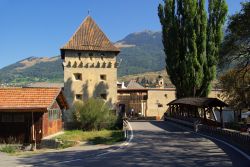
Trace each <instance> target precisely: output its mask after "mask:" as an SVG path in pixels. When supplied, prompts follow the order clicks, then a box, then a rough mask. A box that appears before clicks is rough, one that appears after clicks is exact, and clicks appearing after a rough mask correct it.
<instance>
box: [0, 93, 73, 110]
mask: <svg viewBox="0 0 250 167" xmlns="http://www.w3.org/2000/svg"><path fill="white" fill-rule="evenodd" d="M56 99H58V100H59V101H60V102H61V103H62V104H59V105H61V107H62V108H67V107H68V105H67V102H66V100H65V98H64V96H63V93H62V91H61V88H0V110H15V111H16V110H18V109H21V110H23V109H27V110H35V109H47V108H49V107H50V106H51V105H52V104H53V102H54V100H56Z"/></svg>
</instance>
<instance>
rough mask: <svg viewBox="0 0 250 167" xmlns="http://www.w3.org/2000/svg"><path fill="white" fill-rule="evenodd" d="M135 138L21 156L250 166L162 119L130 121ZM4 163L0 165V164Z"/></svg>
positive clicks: (68, 161) (69, 162)
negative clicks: (97, 147) (124, 142)
mask: <svg viewBox="0 0 250 167" xmlns="http://www.w3.org/2000/svg"><path fill="white" fill-rule="evenodd" d="M130 124H131V126H132V128H133V133H134V138H133V139H132V140H131V143H130V144H129V145H128V146H126V147H122V148H120V147H113V148H112V149H100V150H93V151H66V152H61V153H46V154H42V155H36V156H32V157H31V158H20V159H19V160H18V161H19V162H18V164H25V165H32V166H60V167H61V166H72V167H73V166H100V167H104V166H119V167H122V166H150V167H152V166H157V167H159V166H166V167H168V166H169V167H187V166H190V167H196V166H197V167H217V166H218V167H228V166H235V167H250V161H249V160H247V159H246V158H244V157H243V156H242V155H241V154H239V153H238V152H236V151H234V150H233V149H231V148H230V147H228V146H226V145H224V144H222V143H216V142H213V141H211V140H209V139H206V138H204V137H201V136H199V135H197V134H195V133H191V132H189V131H187V130H183V129H182V128H180V127H179V126H178V125H175V124H173V123H169V122H163V121H146V122H131V123H130ZM0 166H1V165H0Z"/></svg>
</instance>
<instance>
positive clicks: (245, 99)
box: [219, 66, 250, 111]
mask: <svg viewBox="0 0 250 167" xmlns="http://www.w3.org/2000/svg"><path fill="white" fill-rule="evenodd" d="M246 68H247V70H250V66H248V67H246ZM219 83H220V85H221V88H222V90H223V94H222V95H223V98H224V99H225V101H226V102H227V103H228V104H229V105H230V106H232V107H233V108H234V109H235V110H236V111H239V110H241V109H243V108H250V73H245V72H244V71H240V72H239V69H231V70H229V71H227V72H226V73H225V74H224V75H222V76H221V77H220V79H219Z"/></svg>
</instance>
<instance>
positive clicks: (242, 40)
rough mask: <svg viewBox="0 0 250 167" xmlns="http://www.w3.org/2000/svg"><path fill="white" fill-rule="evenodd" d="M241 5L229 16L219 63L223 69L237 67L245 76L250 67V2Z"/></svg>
mask: <svg viewBox="0 0 250 167" xmlns="http://www.w3.org/2000/svg"><path fill="white" fill-rule="evenodd" d="M241 6H242V9H241V11H240V12H238V13H236V14H234V15H232V16H230V17H229V20H228V27H227V31H226V32H227V34H226V36H225V39H224V41H223V45H222V49H221V53H220V63H219V65H220V68H221V69H223V68H225V67H226V66H228V65H229V67H230V66H231V67H236V68H238V70H239V72H241V71H243V76H244V75H246V73H249V69H250V68H249V65H250V2H244V3H241ZM243 81H244V80H243Z"/></svg>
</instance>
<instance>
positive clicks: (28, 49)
mask: <svg viewBox="0 0 250 167" xmlns="http://www.w3.org/2000/svg"><path fill="white" fill-rule="evenodd" d="M242 1H244V0H227V3H228V7H229V14H233V13H235V12H236V11H239V10H240V2H242ZM159 2H162V1H161V0H0V20H1V24H0V58H1V61H0V68H2V67H4V66H7V65H9V64H12V63H15V62H17V61H19V60H22V59H25V58H27V57H30V56H35V57H42V56H46V57H51V56H56V55H59V54H60V51H59V48H60V47H61V46H62V45H63V44H65V43H66V42H67V41H68V40H69V38H70V37H71V35H72V34H73V33H74V32H75V30H76V29H77V27H78V26H79V25H80V23H81V22H82V20H83V19H84V18H85V17H86V16H87V13H88V10H90V15H91V16H92V17H93V19H94V20H95V21H96V22H97V24H98V25H99V26H100V27H101V29H102V30H103V31H104V32H105V34H106V35H107V36H108V37H109V39H110V40H111V41H113V42H115V41H117V40H120V39H122V38H124V37H125V36H126V35H128V34H129V33H132V32H138V31H143V30H146V29H147V30H153V31H159V30H160V29H161V26H160V23H159V19H158V16H157V6H158V4H159Z"/></svg>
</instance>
